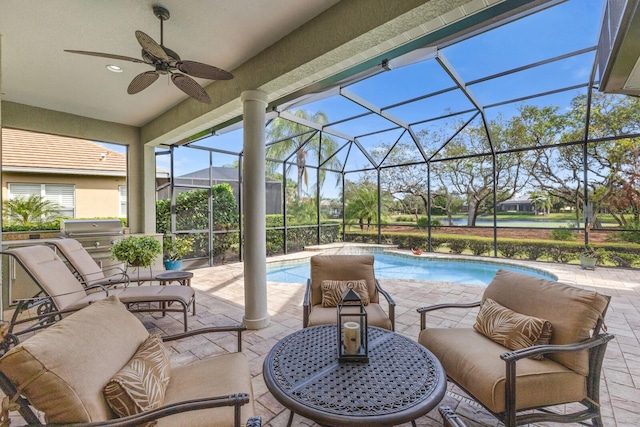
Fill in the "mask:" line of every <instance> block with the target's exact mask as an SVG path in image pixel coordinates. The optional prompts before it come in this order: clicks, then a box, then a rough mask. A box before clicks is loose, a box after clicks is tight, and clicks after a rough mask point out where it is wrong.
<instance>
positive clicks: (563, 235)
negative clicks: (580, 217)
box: [551, 227, 576, 241]
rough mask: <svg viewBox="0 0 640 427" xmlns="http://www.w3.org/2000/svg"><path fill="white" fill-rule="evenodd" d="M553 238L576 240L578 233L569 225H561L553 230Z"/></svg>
mask: <svg viewBox="0 0 640 427" xmlns="http://www.w3.org/2000/svg"><path fill="white" fill-rule="evenodd" d="M551 238H552V239H553V240H563V241H569V240H576V235H575V234H574V233H573V231H572V230H570V229H569V228H568V227H560V228H556V229H555V230H552V231H551Z"/></svg>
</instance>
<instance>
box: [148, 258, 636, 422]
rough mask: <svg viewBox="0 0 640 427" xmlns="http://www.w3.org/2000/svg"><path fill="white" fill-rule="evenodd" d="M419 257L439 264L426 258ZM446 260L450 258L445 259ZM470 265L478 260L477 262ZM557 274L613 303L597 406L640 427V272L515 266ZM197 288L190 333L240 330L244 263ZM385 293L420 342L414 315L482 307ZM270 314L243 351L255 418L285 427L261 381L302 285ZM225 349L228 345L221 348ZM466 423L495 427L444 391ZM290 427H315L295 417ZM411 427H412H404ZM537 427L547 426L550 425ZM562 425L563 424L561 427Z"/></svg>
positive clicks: (396, 284)
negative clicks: (228, 327) (427, 309)
mask: <svg viewBox="0 0 640 427" xmlns="http://www.w3.org/2000/svg"><path fill="white" fill-rule="evenodd" d="M311 255H313V253H309V252H304V253H298V254H293V255H289V256H286V257H277V258H269V262H272V261H275V260H280V259H287V258H300V257H308V256H311ZM422 256H442V255H434V254H425V255H422ZM447 256H448V255H447ZM474 259H478V258H477V257H474ZM519 263H520V264H523V265H528V266H533V267H536V268H542V269H544V270H547V271H549V272H551V273H554V274H556V275H557V276H558V277H559V280H560V281H562V282H565V283H572V284H576V285H578V286H581V287H585V288H588V289H593V290H597V291H598V292H601V293H604V294H608V295H611V296H612V297H613V298H612V301H611V305H610V307H609V310H608V312H607V317H606V326H607V328H608V332H610V333H613V334H614V335H615V336H616V338H615V339H614V340H613V341H611V342H610V343H609V346H608V348H607V353H606V356H605V361H604V368H603V370H604V372H603V381H602V384H601V394H600V397H601V403H602V413H603V418H604V419H603V421H604V425H605V426H617V427H631V426H634V427H637V426H639V425H640V407H639V406H638V402H640V341H639V339H640V272H639V271H637V270H630V269H614V268H602V267H598V268H597V269H596V270H582V269H581V268H580V267H579V266H577V265H558V264H553V263H540V262H525V261H523V262H519ZM193 272H194V275H195V276H194V278H193V280H192V283H193V286H194V288H196V289H197V290H198V295H197V298H198V299H197V301H198V313H199V314H198V315H197V316H196V318H195V319H194V318H191V319H190V321H189V326H190V328H196V327H199V326H201V325H202V326H204V325H224V324H228V323H233V322H242V317H243V315H244V279H243V265H242V264H241V263H235V264H228V265H224V266H219V267H211V268H202V269H197V270H193ZM380 282H381V284H382V286H383V287H384V288H385V289H386V290H387V291H388V292H389V293H390V294H391V295H392V296H393V297H394V299H395V302H396V331H397V332H399V333H401V334H403V335H406V336H407V337H410V338H412V339H417V337H418V333H419V330H420V326H419V316H418V313H417V312H416V308H418V307H422V306H425V305H431V304H437V303H441V302H471V301H477V300H479V299H480V296H481V294H482V292H483V289H484V288H483V287H481V286H471V285H460V284H451V283H440V282H422V281H416V280H391V279H381V280H380ZM267 286H268V291H267V292H268V308H269V314H270V316H271V324H270V325H269V326H268V327H267V328H264V329H260V330H254V331H247V332H246V333H244V334H243V351H244V352H245V353H246V354H247V356H248V357H249V360H250V364H251V371H252V375H253V392H254V395H255V397H256V411H257V412H258V413H259V414H260V415H262V417H263V425H266V426H272V427H280V426H285V425H286V423H287V419H288V416H289V411H288V410H286V409H285V408H284V407H283V406H282V405H281V404H280V403H279V402H278V401H277V400H275V398H273V396H271V394H270V393H269V391H268V390H267V388H266V386H265V384H264V380H263V378H262V363H263V360H264V358H265V356H266V354H267V353H268V351H269V350H270V349H271V347H272V346H273V345H274V344H275V343H276V342H277V341H278V340H279V339H281V338H283V337H284V336H286V335H288V334H289V333H291V332H293V331H296V330H298V329H300V328H301V327H302V300H303V296H304V288H305V285H304V284H302V283H301V284H291V283H275V282H268V285H267ZM475 315H476V311H465V310H448V311H443V312H441V313H440V314H438V315H437V316H436V315H431V316H429V317H428V326H430V327H435V326H441V327H442V326H446V327H455V326H460V325H472V324H473V322H474V321H475ZM142 318H143V320H144V322H145V324H146V325H147V327H148V328H149V329H152V330H158V331H159V332H162V333H174V332H179V331H180V329H181V328H182V325H181V324H180V323H178V322H176V321H175V320H174V319H169V318H164V319H163V318H157V317H153V316H151V315H145V316H142ZM225 342H227V341H225ZM224 351H227V350H226V349H225V348H223V347H219V346H217V345H215V344H212V343H211V342H209V341H206V342H202V341H201V342H198V343H195V344H194V346H193V347H188V348H186V347H185V348H179V349H174V359H175V360H176V362H178V363H180V362H181V361H187V360H190V359H193V358H198V357H203V356H205V355H208V354H215V353H218V352H224ZM443 404H447V405H449V406H451V407H453V408H455V409H456V410H457V411H458V413H459V414H461V415H462V416H463V417H465V418H466V421H467V422H468V424H469V425H470V426H492V425H497V423H496V422H495V421H494V419H493V418H491V417H490V416H489V415H488V414H486V413H485V411H484V410H482V409H481V408H479V407H478V406H477V404H474V403H471V402H469V400H468V399H466V398H465V397H464V394H463V393H462V392H461V391H460V390H459V389H457V388H454V387H452V386H449V392H448V394H447V396H446V397H445V400H444V401H443ZM416 421H417V424H418V425H419V426H436V425H438V426H439V425H441V420H440V417H439V414H438V413H437V411H436V410H434V411H432V412H431V413H429V414H428V415H426V416H424V417H421V418H420V419H418V420H416ZM294 425H299V426H307V425H309V426H313V425H316V424H314V423H313V422H312V421H309V420H307V419H305V418H302V417H300V416H298V415H296V416H295V418H294ZM407 425H410V424H407ZM539 425H552V424H550V423H545V424H539ZM558 425H560V424H558ZM562 425H566V424H562Z"/></svg>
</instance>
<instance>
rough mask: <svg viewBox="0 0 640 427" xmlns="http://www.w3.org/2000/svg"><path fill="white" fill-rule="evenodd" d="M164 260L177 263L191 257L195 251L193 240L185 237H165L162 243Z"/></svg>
mask: <svg viewBox="0 0 640 427" xmlns="http://www.w3.org/2000/svg"><path fill="white" fill-rule="evenodd" d="M162 250H163V253H164V259H168V260H171V261H177V260H180V259H182V258H184V257H185V256H187V255H189V254H190V253H191V251H192V250H193V239H192V238H189V237H185V236H174V237H173V238H171V236H169V235H165V236H164V238H163V241H162Z"/></svg>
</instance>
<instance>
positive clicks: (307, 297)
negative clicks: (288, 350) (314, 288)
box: [302, 279, 311, 328]
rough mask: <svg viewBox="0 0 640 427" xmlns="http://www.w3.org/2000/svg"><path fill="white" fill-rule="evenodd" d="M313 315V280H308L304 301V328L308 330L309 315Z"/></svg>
mask: <svg viewBox="0 0 640 427" xmlns="http://www.w3.org/2000/svg"><path fill="white" fill-rule="evenodd" d="M310 314H311V279H307V288H306V289H305V291H304V299H303V300H302V327H303V328H306V327H307V325H308V324H309V315H310Z"/></svg>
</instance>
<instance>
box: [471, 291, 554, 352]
mask: <svg viewBox="0 0 640 427" xmlns="http://www.w3.org/2000/svg"><path fill="white" fill-rule="evenodd" d="M473 328H474V329H475V330H476V331H478V332H480V333H481V334H482V335H485V336H486V337H488V338H489V339H491V340H492V341H495V342H497V343H498V344H500V345H502V346H505V347H507V348H508V349H510V350H518V349H521V348H527V347H531V346H534V345H545V344H549V341H550V340H551V334H552V328H551V322H549V321H548V320H544V319H538V318H537V317H532V316H526V315H524V314H520V313H516V312H515V311H513V310H510V309H508V308H507V307H504V306H502V305H500V304H498V303H497V302H495V301H494V300H492V299H491V298H486V299H485V300H484V302H483V303H482V307H480V311H479V313H478V316H477V318H476V323H475V325H473ZM542 358H543V357H542V355H538V356H533V357H532V359H538V360H540V359H542Z"/></svg>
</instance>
